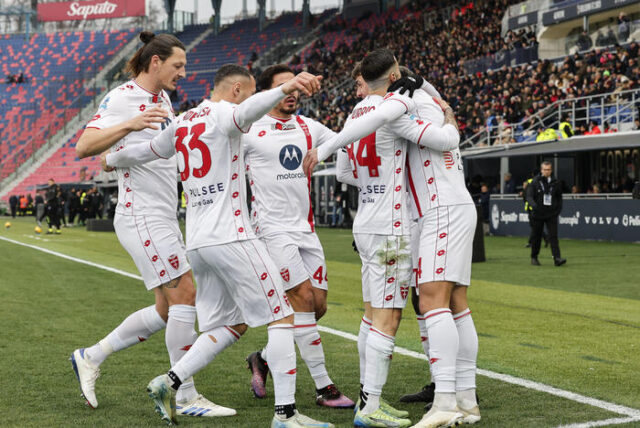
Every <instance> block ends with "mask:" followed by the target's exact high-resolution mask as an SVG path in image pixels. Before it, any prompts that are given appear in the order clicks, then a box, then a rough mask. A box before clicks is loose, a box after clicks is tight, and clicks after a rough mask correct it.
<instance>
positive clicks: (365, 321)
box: [358, 316, 371, 385]
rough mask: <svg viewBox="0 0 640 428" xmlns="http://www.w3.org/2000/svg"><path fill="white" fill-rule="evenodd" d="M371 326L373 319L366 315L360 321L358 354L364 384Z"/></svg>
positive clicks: (361, 382)
mask: <svg viewBox="0 0 640 428" xmlns="http://www.w3.org/2000/svg"><path fill="white" fill-rule="evenodd" d="M370 328H371V320H370V319H369V318H367V317H365V316H363V317H362V321H360V332H359V333H358V355H359V356H360V385H364V373H365V371H366V369H367V337H368V336H369V329H370Z"/></svg>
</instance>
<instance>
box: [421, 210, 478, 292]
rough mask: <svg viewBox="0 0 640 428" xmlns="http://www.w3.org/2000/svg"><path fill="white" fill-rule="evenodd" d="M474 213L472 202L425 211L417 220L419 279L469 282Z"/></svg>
mask: <svg viewBox="0 0 640 428" xmlns="http://www.w3.org/2000/svg"><path fill="white" fill-rule="evenodd" d="M476 221H477V214H476V208H475V206H474V205H472V204H464V205H451V206H443V207H437V208H433V209H430V210H428V211H427V212H426V213H425V214H424V215H423V216H422V217H421V218H420V220H419V224H420V247H419V251H418V257H419V258H418V282H419V283H420V284H422V283H425V282H433V281H450V282H453V283H456V284H458V285H467V286H468V285H469V284H471V258H472V255H473V236H474V233H475V229H476Z"/></svg>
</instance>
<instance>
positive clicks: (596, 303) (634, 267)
mask: <svg viewBox="0 0 640 428" xmlns="http://www.w3.org/2000/svg"><path fill="white" fill-rule="evenodd" d="M5 221H6V219H5ZM11 221H12V227H11V228H10V229H5V228H2V229H0V238H8V239H12V240H15V241H20V242H23V243H27V244H31V245H36V246H38V247H41V248H45V249H49V250H52V251H56V252H60V253H63V254H66V255H69V256H72V257H76V258H80V259H83V260H87V261H91V262H94V263H99V264H102V265H106V266H109V267H113V268H116V269H121V270H124V271H127V272H131V273H134V274H136V275H137V274H138V272H137V271H136V268H135V266H134V264H133V262H132V261H131V259H130V258H129V256H128V254H127V253H126V252H125V251H124V250H123V249H122V247H121V246H120V244H119V243H118V241H117V238H116V236H115V234H112V233H92V232H87V231H86V230H84V229H83V228H71V229H63V234H62V235H60V236H48V235H41V236H36V235H35V234H34V233H33V226H34V223H33V220H32V219H31V218H29V219H17V220H11ZM3 223H4V222H3ZM318 233H319V235H320V238H321V240H322V242H323V245H324V247H325V253H326V256H327V260H328V270H329V281H330V291H329V310H328V312H327V315H326V316H325V317H324V318H323V319H322V320H321V322H320V324H321V325H323V326H326V327H331V328H333V329H337V330H341V331H344V332H348V333H352V334H357V332H358V325H359V320H360V317H361V316H362V301H361V293H360V282H359V281H360V263H359V258H358V256H357V255H356V254H355V253H354V252H353V251H352V249H351V240H352V237H351V233H350V231H348V230H335V229H332V230H327V229H321V230H319V231H318ZM485 244H486V253H487V257H488V259H487V262H485V263H477V264H474V266H473V281H472V282H473V284H472V288H471V289H470V290H469V295H470V306H471V309H472V311H473V314H474V321H475V323H476V326H477V329H478V334H479V338H480V352H479V360H478V365H479V367H480V368H481V369H485V370H490V371H493V372H498V373H504V374H508V375H512V376H516V377H519V378H523V379H528V380H532V381H536V382H541V383H544V384H547V385H550V386H553V387H556V388H560V389H563V390H567V391H571V392H575V393H578V394H581V395H583V396H587V397H592V398H595V399H599V400H604V401H607V402H611V403H616V404H620V405H624V406H627V407H631V408H634V409H640V357H639V351H640V349H639V348H640V247H639V246H638V245H637V244H624V243H605V242H582V241H570V240H563V241H561V249H562V251H563V256H566V257H567V258H568V264H567V265H566V266H563V267H561V268H556V267H554V266H553V263H552V260H551V255H550V253H549V251H548V250H544V249H543V254H541V258H540V260H541V262H542V263H543V266H542V267H539V268H535V267H532V266H530V265H529V257H528V255H529V253H528V250H527V249H525V248H524V246H523V244H524V240H523V239H522V238H504V237H489V238H486V240H485ZM0 255H1V258H0V296H2V297H1V299H0V302H1V307H2V311H1V314H2V315H1V316H0V332H1V333H0V337H1V340H0V372H1V373H2V381H1V382H0V385H1V388H0V391H1V392H2V393H1V394H0V411H1V414H2V420H1V421H0V426H15V427H49V426H57V427H59V426H105V427H106V426H109V427H134V426H135V427H138V426H161V424H160V420H159V418H158V417H157V415H156V414H155V413H154V412H153V406H152V404H151V401H150V400H149V399H148V398H147V396H146V393H145V386H146V384H147V382H148V381H149V380H150V379H151V378H152V377H154V376H156V375H158V374H161V373H163V372H164V371H166V370H167V367H168V357H167V353H166V349H165V345H164V335H163V334H162V333H158V334H156V335H155V336H152V337H151V338H150V339H149V340H148V341H146V342H145V343H143V344H140V345H137V346H134V347H132V348H130V349H128V350H125V351H122V352H119V353H116V354H114V355H112V356H111V357H110V358H109V359H108V360H107V361H106V362H105V363H104V364H103V365H102V368H101V369H102V376H101V377H100V378H99V380H98V382H97V387H96V392H97V397H98V401H99V407H98V408H97V409H96V410H91V409H89V408H88V407H86V406H85V405H84V401H83V400H82V398H81V397H80V393H79V390H78V386H77V382H76V380H75V377H74V375H73V372H72V370H71V366H70V363H69V362H68V361H67V359H68V357H69V354H70V353H71V351H73V350H74V349H75V348H78V347H82V346H88V345H91V344H93V343H95V342H96V341H97V340H99V339H101V338H102V337H104V336H105V335H106V334H107V333H108V332H109V331H110V330H111V329H112V328H114V327H115V326H116V325H117V324H118V323H120V322H121V321H122V319H124V317H126V316H127V315H128V314H129V313H131V312H132V311H134V310H137V309H139V308H141V307H143V306H147V305H150V304H152V303H153V296H152V293H149V292H146V290H145V289H144V286H143V285H142V283H141V282H140V281H138V280H135V279H132V278H128V277H125V276H122V275H119V274H116V273H112V272H108V271H105V270H102V269H98V268H96V267H92V266H88V265H86V264H80V263H77V262H75V261H72V260H67V259H63V258H60V257H57V256H54V255H51V254H46V253H43V252H41V251H37V250H35V249H32V248H27V247H24V246H20V245H17V244H14V243H10V242H7V241H5V240H2V239H0ZM410 306H411V305H408V306H407V308H406V310H405V313H404V318H403V321H402V324H401V327H400V330H399V332H398V336H397V341H396V343H397V345H398V346H400V347H404V348H407V349H410V350H413V351H417V352H421V351H422V348H421V346H420V342H419V335H418V329H417V325H416V322H415V317H414V314H413V309H412V308H411V307H410ZM322 337H323V343H324V349H325V354H326V357H327V366H328V369H329V373H330V375H331V376H332V378H333V380H334V381H335V382H336V384H337V385H338V386H339V387H340V388H341V389H342V390H343V391H344V392H345V393H346V394H347V395H349V396H351V397H355V396H356V394H357V390H358V355H357V349H356V344H355V342H352V341H350V340H347V339H344V338H341V337H338V336H334V335H331V334H328V333H322ZM265 340H266V332H265V329H264V328H259V329H255V330H250V331H249V332H248V333H247V334H246V335H245V337H243V338H242V339H241V340H240V341H239V342H238V343H237V344H236V345H235V346H233V347H231V348H229V349H227V350H226V351H225V352H224V353H223V354H221V355H220V356H219V357H218V358H217V359H216V360H215V361H214V362H213V363H212V364H211V365H210V366H209V367H207V368H206V369H205V370H203V371H202V372H201V373H199V374H198V375H197V376H196V385H197V387H198V390H199V391H200V392H201V393H203V394H204V395H205V396H207V397H208V398H210V399H212V400H214V401H215V402H218V403H220V404H222V405H226V406H230V407H234V408H235V409H236V410H237V411H238V415H237V416H234V417H230V418H224V419H214V420H211V419H196V418H185V417H183V418H181V419H180V421H181V424H182V425H183V426H204V425H207V426H220V427H267V426H269V423H270V420H271V417H272V403H273V402H272V398H273V391H272V389H271V386H272V385H271V379H269V383H268V394H269V395H268V397H267V399H264V400H256V399H254V398H253V397H252V395H251V393H250V391H249V372H248V371H247V370H246V368H245V362H244V358H245V356H246V355H247V354H248V353H250V352H252V351H254V350H257V349H259V348H260V347H262V345H263V344H264V342H265ZM298 365H299V371H298V392H297V405H298V408H299V409H300V410H301V411H302V412H303V413H306V414H308V415H310V416H312V417H315V418H317V419H321V420H328V421H331V422H333V423H334V424H336V426H339V427H348V426H351V424H352V418H353V414H352V412H351V411H349V410H329V409H323V408H319V407H317V406H316V405H315V402H314V399H315V395H314V388H313V383H312V381H311V378H310V376H309V374H308V371H307V370H306V367H305V366H304V362H302V361H301V360H298ZM426 380H427V367H426V363H425V362H424V361H421V360H418V359H415V358H411V357H408V356H403V355H398V354H396V355H395V356H394V359H393V363H392V366H391V372H390V374H389V380H388V382H387V385H386V386H385V390H384V393H383V396H384V397H385V398H386V399H388V400H389V401H390V402H392V403H393V402H395V401H396V400H397V398H398V397H399V396H400V395H402V394H403V393H406V392H414V391H416V390H418V389H419V388H421V387H422V386H423V385H424V384H425V382H426ZM478 394H479V396H480V400H481V411H482V421H481V422H480V423H479V425H478V426H484V427H554V426H559V425H563V424H576V423H583V422H589V421H599V420H606V419H611V418H620V417H624V415H620V414H618V413H615V412H610V411H607V410H604V409H602V408H598V407H594V406H591V405H586V404H582V403H579V402H576V401H573V400H569V399H565V398H559V397H557V396H554V395H550V394H547V393H545V392H539V391H535V390H532V389H529V388H525V387H522V386H516V385H513V384H509V383H505V382H502V381H499V380H493V379H489V378H487V377H484V376H478ZM398 407H400V408H404V409H407V410H408V411H409V412H410V414H411V419H412V420H413V421H414V422H417V421H418V420H419V419H420V417H421V416H422V413H423V411H422V406H420V405H418V404H415V405H400V404H398ZM616 426H623V427H631V426H640V421H636V422H632V423H628V424H626V425H616Z"/></svg>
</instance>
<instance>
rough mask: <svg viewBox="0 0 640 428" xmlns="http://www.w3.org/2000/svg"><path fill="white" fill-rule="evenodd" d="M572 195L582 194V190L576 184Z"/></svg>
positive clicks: (572, 189) (572, 188)
mask: <svg viewBox="0 0 640 428" xmlns="http://www.w3.org/2000/svg"><path fill="white" fill-rule="evenodd" d="M571 193H572V194H574V195H575V194H576V193H580V188H579V187H578V186H576V185H575V184H574V185H573V186H571Z"/></svg>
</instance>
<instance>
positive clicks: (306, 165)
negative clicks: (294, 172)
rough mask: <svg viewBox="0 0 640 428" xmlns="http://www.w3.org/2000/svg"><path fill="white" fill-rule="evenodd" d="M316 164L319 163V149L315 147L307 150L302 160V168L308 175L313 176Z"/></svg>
mask: <svg viewBox="0 0 640 428" xmlns="http://www.w3.org/2000/svg"><path fill="white" fill-rule="evenodd" d="M316 165H318V149H316V148H314V149H311V150H309V151H308V152H307V154H306V155H305V156H304V160H303V161H302V170H303V171H304V173H305V175H306V176H307V177H311V174H313V169H314V168H315V167H316Z"/></svg>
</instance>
